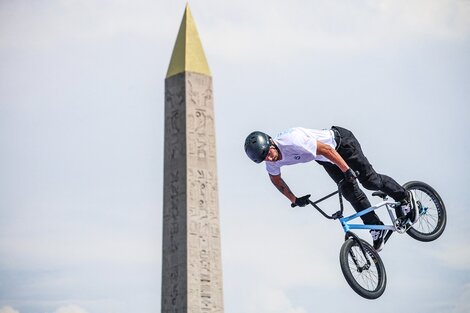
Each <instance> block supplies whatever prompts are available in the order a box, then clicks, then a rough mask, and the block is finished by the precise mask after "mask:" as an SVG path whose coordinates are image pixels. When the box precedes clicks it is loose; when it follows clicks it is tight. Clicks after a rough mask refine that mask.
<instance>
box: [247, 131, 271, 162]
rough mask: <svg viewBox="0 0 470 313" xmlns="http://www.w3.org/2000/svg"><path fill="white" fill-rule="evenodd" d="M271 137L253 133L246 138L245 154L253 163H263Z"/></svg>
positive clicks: (257, 132)
mask: <svg viewBox="0 0 470 313" xmlns="http://www.w3.org/2000/svg"><path fill="white" fill-rule="evenodd" d="M270 139H271V137H269V136H268V135H267V134H265V133H263V132H260V131H254V132H252V133H251V134H249V135H248V136H247V137H246V140H245V152H246V155H247V156H248V157H249V158H250V159H251V160H253V162H256V163H261V162H263V161H264V159H265V158H266V156H267V155H268V152H269V146H270V145H271V142H270Z"/></svg>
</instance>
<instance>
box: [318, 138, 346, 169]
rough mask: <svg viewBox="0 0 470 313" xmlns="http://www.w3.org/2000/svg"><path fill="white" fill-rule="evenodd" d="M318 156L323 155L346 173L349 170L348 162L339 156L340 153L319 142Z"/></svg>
mask: <svg viewBox="0 0 470 313" xmlns="http://www.w3.org/2000/svg"><path fill="white" fill-rule="evenodd" d="M317 155H322V156H324V157H325V158H327V159H328V160H330V161H331V162H333V163H334V164H336V166H338V167H339V168H340V169H341V171H342V172H343V173H344V172H346V171H347V170H348V169H349V166H348V164H346V161H344V159H343V158H342V157H341V156H340V155H339V153H338V152H337V151H336V150H335V149H334V148H333V147H332V146H330V145H327V144H324V143H323V142H320V141H317Z"/></svg>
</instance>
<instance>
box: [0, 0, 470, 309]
mask: <svg viewBox="0 0 470 313" xmlns="http://www.w3.org/2000/svg"><path fill="white" fill-rule="evenodd" d="M189 4H190V7H191V11H192V14H193V17H194V19H195V22H196V25H197V27H198V31H199V35H200V38H201V41H202V44H203V46H204V49H205V52H206V56H207V60H208V62H209V66H210V68H211V72H212V75H213V84H214V106H215V116H216V123H215V125H216V134H217V138H216V140H217V157H218V160H217V163H218V180H219V207H220V219H221V236H222V262H223V280H224V301H225V312H226V313H239V312H243V313H307V312H308V313H314V312H321V313H332V312H340V311H346V310H347V311H348V312H350V313H355V312H375V311H380V312H382V313H395V312H414V313H424V312H426V313H467V312H470V300H469V299H470V249H469V246H470V239H469V236H468V233H469V232H470V226H469V223H468V222H467V220H468V219H469V218H470V213H469V207H470V200H469V199H468V198H467V193H468V190H467V186H468V177H470V165H469V162H468V157H467V155H468V153H469V152H470V140H469V138H468V136H467V134H468V133H469V131H470V127H469V124H468V119H469V117H470V109H469V105H470V103H469V99H470V88H469V86H470V1H468V0H446V1H444V0H431V1H429V0H414V1H405V0H394V1H392V0H375V1H372V0H357V1H346V0H341V1H340V0H337V1H336V0H335V1H331V0H328V1H327V0H308V1H307V0H292V1H279V0H273V1H269V2H266V1H256V0H255V1H253V0H250V1H248V0H237V1H233V0H227V1H215V0H205V1H202V0H191V1H190V3H189ZM185 5H186V2H185V1H182V0H181V1H180V0H178V1H163V0H153V1H151V0H133V1H130V0H118V1H106V0H102V1H91V0H81V1H78V0H43V1H32V0H29V1H28V0H22V1H5V0H3V1H0V313H18V312H19V313H111V312H112V313H124V312H139V313H154V312H159V311H160V292H161V286H160V284H161V257H162V256H161V240H162V203H163V199H162V192H163V175H162V173H163V130H164V126H163V108H164V78H165V75H166V71H167V68H168V65H169V61H170V57H171V52H172V49H173V45H174V42H175V40H176V35H177V32H178V28H179V25H180V22H181V18H182V16H183V12H184V8H185ZM332 125H339V126H343V127H346V128H348V129H350V130H352V131H353V132H354V133H355V135H356V137H357V138H358V139H359V141H360V142H361V145H362V148H363V150H364V152H365V154H366V156H367V157H368V158H369V160H370V162H371V163H372V164H373V165H374V167H375V169H376V170H377V171H378V172H380V173H386V174H388V175H389V176H392V177H394V178H395V179H396V180H397V181H398V182H400V183H405V182H407V181H411V180H420V181H424V182H427V183H428V184H430V185H432V186H433V187H434V188H435V189H436V190H438V191H439V193H440V195H441V197H442V198H443V199H444V202H445V204H446V208H447V214H448V223H447V228H446V230H445V232H444V234H443V235H442V237H441V238H439V239H438V240H436V241H434V242H430V243H422V242H418V241H416V240H414V239H412V238H411V237H409V236H407V235H406V234H405V235H396V236H395V235H394V236H392V238H391V239H390V241H389V242H388V243H387V245H386V247H385V249H384V250H383V251H382V252H381V257H382V259H383V262H384V264H385V267H386V270H387V277H388V283H387V288H386V291H385V293H384V294H383V296H382V297H380V298H379V299H377V300H374V301H370V300H366V299H363V298H361V297H359V296H358V295H357V294H355V293H354V292H353V291H352V290H351V288H349V286H348V285H347V283H346V281H345V280H344V278H343V276H342V274H341V270H340V267H339V249H340V247H341V244H342V242H343V232H342V230H341V228H340V227H339V225H338V224H337V222H335V221H329V220H325V219H324V218H323V217H321V216H320V215H319V214H318V213H316V212H315V211H314V210H312V209H311V208H307V207H306V208H296V209H291V208H290V206H289V201H288V200H287V199H285V198H284V197H283V196H282V195H281V194H280V193H279V192H278V191H277V190H276V189H275V188H274V187H273V186H272V184H271V182H270V181H269V179H268V176H267V174H266V171H265V169H264V168H263V166H262V165H258V164H254V163H253V162H251V161H250V160H249V159H248V158H247V157H246V156H245V154H244V151H243V142H244V139H245V137H246V135H247V134H248V133H250V132H251V131H252V130H263V131H265V132H267V133H269V134H272V135H274V134H276V133H278V132H280V131H282V130H284V129H287V128H290V127H294V126H303V127H307V128H314V129H322V128H329V127H330V126H332ZM282 175H283V178H284V179H285V180H286V182H287V183H288V184H289V186H290V187H291V189H292V191H293V192H294V193H295V194H297V195H299V196H301V195H304V194H307V193H309V194H312V198H314V199H316V198H320V197H322V196H323V195H325V194H326V193H329V192H331V191H333V190H334V189H335V185H334V183H333V182H332V181H331V179H330V178H329V177H328V175H327V174H326V173H325V172H324V170H323V169H322V168H321V167H320V166H318V165H316V164H314V163H308V164H303V165H296V166H291V167H286V168H285V169H284V168H283V174H282ZM367 193H368V194H370V193H369V192H367ZM336 205H337V204H336V203H334V202H331V203H330V202H329V203H327V204H326V206H327V207H326V208H325V209H326V210H329V209H330V208H331V210H336ZM346 210H347V212H351V213H352V212H353V210H352V209H351V208H350V207H348V208H347V209H346ZM383 213H385V212H379V215H380V216H381V217H383V220H386V219H385V218H386V215H384V214H383ZM360 235H361V236H362V237H363V238H364V239H366V240H370V238H369V235H368V234H367V233H361V234H360Z"/></svg>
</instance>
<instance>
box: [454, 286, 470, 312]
mask: <svg viewBox="0 0 470 313" xmlns="http://www.w3.org/2000/svg"><path fill="white" fill-rule="evenodd" d="M468 312H470V284H467V285H465V286H464V287H463V290H462V293H461V295H460V298H459V299H458V300H457V302H456V303H455V307H454V309H453V310H452V313H468Z"/></svg>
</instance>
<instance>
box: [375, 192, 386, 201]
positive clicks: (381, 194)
mask: <svg viewBox="0 0 470 313" xmlns="http://www.w3.org/2000/svg"><path fill="white" fill-rule="evenodd" d="M372 195H373V196H374V197H380V198H382V199H384V200H385V199H386V198H387V197H388V196H387V194H386V193H385V192H382V191H374V192H373V193H372Z"/></svg>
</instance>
